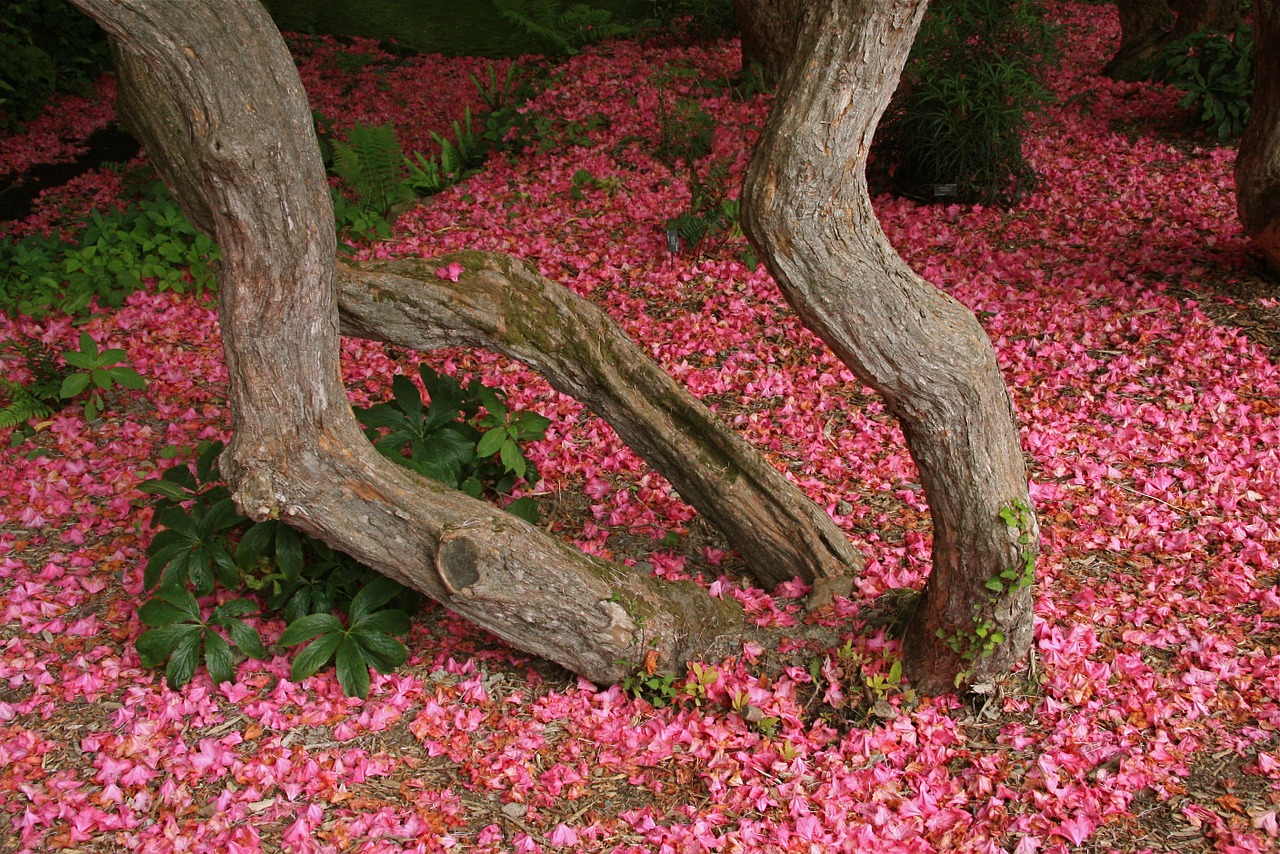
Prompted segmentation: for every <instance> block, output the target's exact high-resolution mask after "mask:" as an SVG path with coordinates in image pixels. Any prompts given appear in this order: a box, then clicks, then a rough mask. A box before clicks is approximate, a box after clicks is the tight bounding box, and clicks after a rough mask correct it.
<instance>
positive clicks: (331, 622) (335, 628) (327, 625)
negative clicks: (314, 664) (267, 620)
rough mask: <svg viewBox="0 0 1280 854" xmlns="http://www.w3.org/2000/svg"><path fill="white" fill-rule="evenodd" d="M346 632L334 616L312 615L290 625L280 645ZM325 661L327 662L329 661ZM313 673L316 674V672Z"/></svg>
mask: <svg viewBox="0 0 1280 854" xmlns="http://www.w3.org/2000/svg"><path fill="white" fill-rule="evenodd" d="M344 631H345V629H344V628H343V625H342V621H341V620H339V619H338V618H337V617H335V616H333V614H310V615H308V616H306V617H299V618H298V619H297V620H294V621H293V622H292V623H290V624H289V627H288V628H286V629H285V630H284V632H283V633H281V635H280V644H281V645H282V646H293V645H295V644H299V643H302V642H303V641H307V640H310V639H311V638H313V637H315V636H316V635H321V634H335V633H339V634H340V633H342V632H344ZM325 660H326V661H327V660H328V659H325ZM322 663H323V662H322ZM317 669H318V668H317ZM311 672H312V673H315V670H312V671H311Z"/></svg>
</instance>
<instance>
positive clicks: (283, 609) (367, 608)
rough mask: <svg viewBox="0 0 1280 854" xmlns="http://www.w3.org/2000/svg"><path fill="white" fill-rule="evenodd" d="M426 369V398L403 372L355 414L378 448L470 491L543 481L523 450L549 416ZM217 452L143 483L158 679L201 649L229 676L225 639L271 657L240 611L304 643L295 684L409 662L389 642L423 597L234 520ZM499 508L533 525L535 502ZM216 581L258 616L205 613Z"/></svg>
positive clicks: (215, 673) (279, 529)
mask: <svg viewBox="0 0 1280 854" xmlns="http://www.w3.org/2000/svg"><path fill="white" fill-rule="evenodd" d="M421 376H422V379H423V382H424V384H425V385H426V388H427V392H428V394H429V395H430V396H431V403H430V405H429V406H424V405H423V401H422V396H421V394H420V393H419V392H418V388H417V386H415V385H414V384H413V383H412V382H410V381H409V379H408V378H406V377H403V376H400V377H396V378H395V380H394V382H393V392H394V398H393V400H392V401H391V403H384V404H376V405H374V406H372V407H369V408H368V409H364V410H360V411H358V412H357V415H359V416H360V419H361V421H362V422H363V423H364V424H365V425H366V427H368V428H369V430H368V432H369V435H370V438H371V439H372V440H373V441H374V443H375V446H376V447H377V448H378V450H379V451H381V452H382V453H383V454H385V455H386V456H387V457H389V458H390V459H392V460H394V461H395V462H397V463H399V464H401V465H404V466H406V467H409V468H412V469H414V470H415V471H418V472H420V473H422V474H426V475H428V476H431V477H435V478H436V479H438V480H442V481H443V482H445V483H447V484H449V485H450V486H454V487H456V488H459V489H462V490H464V491H466V492H467V493H468V494H470V495H473V496H475V497H481V496H482V495H484V494H485V493H486V492H488V493H491V494H502V495H505V494H507V493H509V492H510V491H511V489H512V488H513V487H514V486H515V484H516V482H517V481H519V480H520V479H522V478H523V479H525V480H526V481H528V482H533V481H536V480H537V477H538V474H537V470H536V469H535V468H534V467H533V464H532V463H530V462H529V461H528V460H527V459H526V458H525V456H524V452H523V450H521V447H520V445H521V443H522V442H526V441H529V440H531V439H540V438H542V437H543V435H545V433H546V428H547V426H548V424H550V422H549V421H548V420H547V419H546V418H543V417H542V416H540V415H535V414H533V413H529V412H512V411H511V410H510V409H508V407H507V406H506V403H505V402H504V401H503V399H502V396H501V394H500V393H499V392H497V391H494V390H493V389H489V388H486V387H485V386H483V385H481V384H480V383H478V382H472V383H471V384H469V385H468V386H467V387H466V388H463V387H462V386H461V385H460V384H459V383H458V382H457V380H455V379H453V378H452V377H448V376H442V375H440V374H436V373H435V372H434V371H432V370H431V369H430V368H427V367H423V368H422V370H421ZM482 411H483V413H484V414H483V415H482V414H481V412H482ZM222 450H223V447H222V443H221V442H215V443H211V444H208V445H206V446H205V447H204V448H202V449H201V451H200V453H199V455H198V457H197V459H196V461H195V466H194V468H192V467H190V466H187V465H185V464H183V465H177V466H173V467H172V468H169V469H167V470H165V471H164V472H163V473H162V474H161V476H160V477H158V478H155V479H153V480H148V481H146V482H144V483H142V484H141V485H140V486H139V489H140V490H141V491H142V492H145V493H147V494H149V495H154V496H156V501H155V517H154V524H155V525H156V526H157V527H160V528H162V530H161V531H159V533H157V534H156V535H155V537H154V538H153V539H152V541H151V545H150V546H148V548H147V553H148V555H149V560H148V562H147V566H146V569H145V570H144V572H143V585H144V586H145V588H146V589H148V590H152V591H154V596H153V598H152V599H150V600H148V601H147V603H146V604H144V605H143V607H142V609H141V610H140V611H139V617H140V618H141V619H142V621H143V623H144V624H146V625H148V626H151V627H152V628H151V630H150V631H148V632H146V633H144V634H143V635H142V636H141V637H140V638H139V639H138V653H139V655H140V656H141V657H142V660H143V663H144V664H146V665H147V666H149V667H151V666H157V665H159V664H161V663H162V662H165V661H168V662H169V663H168V666H167V667H166V669H165V678H166V679H167V680H168V682H169V684H170V686H172V687H175V688H177V687H179V686H181V685H183V684H185V683H186V682H187V681H188V680H190V679H191V677H192V675H193V674H194V673H195V671H196V668H197V666H198V664H199V663H200V660H201V651H202V650H203V658H204V662H205V665H206V666H207V667H208V668H209V673H210V675H211V676H212V677H213V679H214V681H215V682H222V681H225V680H227V679H230V678H232V652H231V645H234V646H235V647H236V648H238V649H239V650H240V651H241V652H243V653H244V654H246V655H249V656H251V657H254V658H261V657H264V656H265V654H266V653H265V651H264V650H263V648H262V642H261V639H260V638H259V635H258V632H257V629H256V628H254V627H253V626H251V625H250V624H249V623H247V622H245V620H244V618H246V617H249V616H262V615H275V616H279V617H281V618H283V619H284V621H285V623H286V624H287V628H286V629H285V632H284V634H283V635H282V636H281V638H280V643H281V644H282V645H284V646H292V645H296V644H300V643H304V642H306V641H310V644H309V645H308V646H307V647H306V648H305V649H303V650H302V651H301V652H299V653H298V654H297V656H296V657H295V658H294V663H293V671H292V674H293V677H292V678H294V679H303V678H305V677H307V676H310V675H311V674H313V673H315V672H316V671H318V670H319V669H320V668H322V667H324V666H325V665H327V664H328V663H329V662H330V661H333V662H334V663H335V665H336V667H337V672H338V681H339V682H340V683H341V685H342V689H343V690H344V691H345V692H346V693H347V694H349V695H351V696H357V697H364V696H366V695H367V694H368V692H369V668H370V667H372V668H374V669H376V670H378V671H380V672H383V673H386V672H388V671H390V670H392V669H394V668H396V667H398V666H399V665H400V664H403V663H404V660H405V658H406V657H407V656H408V650H406V649H405V648H404V645H403V644H401V643H400V642H399V641H398V640H396V636H398V635H403V634H405V633H406V632H408V630H409V616H408V614H409V613H410V612H412V611H414V610H416V609H417V607H418V604H419V601H420V600H419V597H418V594H417V593H415V592H414V591H412V590H409V589H408V588H406V587H403V586H401V585H399V584H397V583H395V582H393V581H391V580H389V579H387V578H385V577H384V576H382V575H380V574H378V573H377V572H375V571H373V570H372V569H370V568H368V567H366V566H364V565H363V564H361V563H359V562H358V561H356V560H354V559H353V558H351V557H350V556H348V555H345V554H343V553H342V552H339V551H336V550H334V549H332V548H330V547H329V546H326V545H325V544H324V543H321V542H319V541H318V540H313V539H312V538H310V537H308V536H306V535H305V534H302V533H299V532H298V531H296V530H295V529H293V528H290V527H289V526H288V525H285V524H284V523H283V522H280V521H279V520H276V519H267V520H264V521H262V522H252V521H250V520H249V519H247V518H245V517H244V516H242V515H240V513H239V512H238V511H237V510H236V508H235V503H234V502H233V500H232V498H231V494H230V492H229V491H228V489H227V487H226V485H225V484H223V483H222V482H221V477H220V475H219V472H218V456H219V455H220V454H221V453H222ZM507 510H508V511H510V512H511V513H513V514H515V515H517V516H520V517H521V518H524V519H527V520H529V521H536V520H537V506H536V504H535V503H534V502H533V499H531V498H522V499H519V500H517V501H513V502H511V503H510V504H508V505H507ZM218 587H221V588H223V589H226V590H232V591H235V590H248V591H252V592H254V593H256V594H258V596H259V597H260V599H261V600H262V604H263V606H264V607H263V608H262V610H261V612H258V611H256V610H255V609H256V608H257V606H256V605H253V604H252V603H250V601H249V600H246V599H234V600H232V601H230V602H226V603H224V604H222V605H219V606H218V607H216V608H214V610H213V612H212V615H211V616H210V617H209V619H207V620H205V619H203V618H202V617H201V611H200V607H199V598H203V597H207V596H209V595H211V594H212V593H214V591H215V590H216V589H217V588H218ZM387 606H390V607H387ZM251 612H253V613H251ZM341 615H345V616H346V621H345V622H344V621H343V619H342V616H341ZM223 633H225V634H226V635H227V636H229V637H230V641H231V643H230V645H229V644H228V643H227V638H225V637H223Z"/></svg>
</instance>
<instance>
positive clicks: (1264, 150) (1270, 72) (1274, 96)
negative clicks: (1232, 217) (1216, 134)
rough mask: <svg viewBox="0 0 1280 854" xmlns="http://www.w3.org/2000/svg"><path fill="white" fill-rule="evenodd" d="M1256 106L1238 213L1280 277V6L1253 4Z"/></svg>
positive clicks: (1270, 1)
mask: <svg viewBox="0 0 1280 854" xmlns="http://www.w3.org/2000/svg"><path fill="white" fill-rule="evenodd" d="M1253 28H1254V32H1253V38H1254V42H1253V54H1254V56H1253V63H1254V65H1253V74H1254V80H1255V82H1254V89H1253V102H1252V104H1251V105H1250V110H1249V124H1248V125H1247V126H1246V127H1245V130H1244V137H1243V138H1242V139H1241V140H1240V154H1239V156H1238V157H1237V158H1236V208H1237V210H1238V212H1239V214H1240V223H1241V224H1242V225H1243V226H1244V231H1245V234H1247V235H1249V237H1250V238H1252V239H1253V242H1254V244H1255V245H1256V246H1257V247H1258V248H1259V249H1261V250H1262V254H1263V257H1265V258H1266V262H1267V266H1268V267H1269V268H1270V270H1271V273H1272V275H1274V276H1277V277H1280V3H1277V2H1276V0H1258V2H1256V3H1254V4H1253Z"/></svg>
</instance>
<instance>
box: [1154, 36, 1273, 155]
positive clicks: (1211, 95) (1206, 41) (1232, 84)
mask: <svg viewBox="0 0 1280 854" xmlns="http://www.w3.org/2000/svg"><path fill="white" fill-rule="evenodd" d="M1153 76H1154V78H1155V79H1156V80H1159V81H1161V82H1163V83H1167V84H1168V85H1170V86H1172V87H1174V88H1175V89H1181V90H1182V91H1183V93H1184V94H1183V96H1182V100H1181V101H1179V102H1178V106H1180V107H1184V108H1186V107H1191V108H1194V109H1195V111H1196V116H1197V118H1198V120H1199V123H1200V125H1201V126H1202V127H1204V128H1205V129H1206V130H1207V131H1209V132H1210V133H1211V134H1213V136H1214V137H1216V138H1217V139H1218V141H1220V142H1226V141H1227V140H1229V139H1234V138H1235V137H1238V136H1240V134H1242V133H1244V128H1245V125H1246V124H1248V122H1249V107H1250V103H1251V102H1252V100H1253V80H1254V78H1253V34H1252V31H1251V30H1250V29H1249V27H1248V26H1241V27H1240V28H1239V29H1237V30H1236V32H1235V33H1234V34H1231V35H1228V34H1226V33H1217V32H1211V31H1208V30H1201V31H1199V32H1195V33H1191V34H1190V35H1188V36H1186V37H1185V38H1182V39H1179V40H1178V41H1175V42H1172V43H1170V44H1169V45H1167V46H1166V47H1165V49H1164V53H1163V54H1161V56H1160V58H1159V60H1158V62H1157V64H1156V68H1155V72H1154V74H1153Z"/></svg>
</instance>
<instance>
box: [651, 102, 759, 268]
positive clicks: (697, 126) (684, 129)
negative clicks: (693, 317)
mask: <svg viewBox="0 0 1280 854" xmlns="http://www.w3.org/2000/svg"><path fill="white" fill-rule="evenodd" d="M659 126H660V127H661V129H662V139H661V140H660V142H659V144H658V148H657V152H656V153H657V156H658V158H659V159H660V160H663V161H664V162H666V163H667V164H668V165H669V166H671V167H672V168H673V169H675V168H679V167H684V169H685V170H686V171H687V173H688V176H689V207H688V208H686V209H685V210H683V211H681V212H680V213H678V214H676V215H675V216H673V217H671V218H670V219H668V220H667V221H666V222H665V223H664V224H663V227H664V228H665V229H666V230H667V233H668V235H672V234H674V235H676V236H677V237H679V242H680V243H681V244H682V245H683V246H684V247H686V248H687V251H689V252H690V253H691V254H693V255H697V254H699V252H701V250H702V247H703V245H704V244H705V243H706V241H707V240H709V239H711V238H714V237H741V236H742V227H741V225H740V224H739V221H738V216H739V203H738V200H737V199H730V198H728V193H729V163H728V161H727V160H723V159H715V158H712V161H711V162H710V163H705V162H704V161H705V160H706V159H707V158H708V156H709V155H710V154H711V150H712V144H713V143H714V141H715V130H716V128H717V127H718V126H719V123H718V122H717V121H716V120H715V118H714V117H713V116H712V115H711V114H709V113H708V112H707V111H706V110H704V109H703V108H702V105H701V104H700V103H699V102H698V101H696V100H695V99H693V98H681V99H680V100H678V101H677V102H676V105H675V107H674V108H673V109H672V110H671V111H670V112H668V111H667V110H666V109H665V108H664V109H663V111H662V114H661V115H660V116H659ZM747 253H750V254H747ZM743 260H744V261H745V262H746V263H747V265H748V266H750V267H751V268H752V269H755V264H756V259H755V255H754V253H752V252H751V250H750V248H748V249H747V250H746V253H744V256H743Z"/></svg>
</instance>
